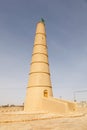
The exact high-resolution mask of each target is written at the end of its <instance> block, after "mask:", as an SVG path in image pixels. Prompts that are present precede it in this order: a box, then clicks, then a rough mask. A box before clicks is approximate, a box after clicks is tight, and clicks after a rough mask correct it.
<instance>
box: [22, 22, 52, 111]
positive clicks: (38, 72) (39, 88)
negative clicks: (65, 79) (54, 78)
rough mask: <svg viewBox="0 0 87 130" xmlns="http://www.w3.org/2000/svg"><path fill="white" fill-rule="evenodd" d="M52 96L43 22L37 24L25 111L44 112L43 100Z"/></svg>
mask: <svg viewBox="0 0 87 130" xmlns="http://www.w3.org/2000/svg"><path fill="white" fill-rule="evenodd" d="M44 96H45V97H49V96H53V95H52V86H51V79H50V71H49V62H48V52H47V43H46V31H45V24H44V22H43V21H40V22H38V23H37V26H36V34H35V40H34V47H33V53H32V60H31V65H30V73H29V81H28V87H27V94H26V100H25V103H24V110H25V111H36V110H42V98H43V97H44Z"/></svg>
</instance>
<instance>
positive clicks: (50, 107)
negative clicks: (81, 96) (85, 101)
mask: <svg viewBox="0 0 87 130" xmlns="http://www.w3.org/2000/svg"><path fill="white" fill-rule="evenodd" d="M39 103H40V104H38V105H37V107H35V106H34V107H33V106H32V105H31V106H28V104H27V106H25V107H24V111H25V112H39V111H43V112H49V113H59V114H60V113H61V114H63V113H68V112H74V111H76V108H77V107H76V103H74V102H70V101H66V100H61V99H56V98H53V97H48V98H46V97H43V98H42V99H41V101H40V102H39Z"/></svg>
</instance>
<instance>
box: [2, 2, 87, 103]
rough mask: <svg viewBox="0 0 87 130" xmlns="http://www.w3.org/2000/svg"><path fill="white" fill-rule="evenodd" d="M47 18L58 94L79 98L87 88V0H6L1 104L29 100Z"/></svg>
mask: <svg viewBox="0 0 87 130" xmlns="http://www.w3.org/2000/svg"><path fill="white" fill-rule="evenodd" d="M41 17H43V18H44V19H45V24H46V33H47V45H48V53H49V63H50V71H51V80H52V87H53V93H54V96H55V97H62V98H64V99H69V100H73V98H74V97H73V93H74V91H82V90H87V0H0V105H2V104H22V103H23V102H24V99H25V94H26V87H27V83H28V74H29V67H30V61H31V53H32V48H33V43H34V36H35V28H36V23H37V22H38V21H39V20H40V19H41ZM86 95H87V92H84V93H80V94H77V95H76V96H77V97H76V98H77V99H78V100H85V99H86V100H87V96H86Z"/></svg>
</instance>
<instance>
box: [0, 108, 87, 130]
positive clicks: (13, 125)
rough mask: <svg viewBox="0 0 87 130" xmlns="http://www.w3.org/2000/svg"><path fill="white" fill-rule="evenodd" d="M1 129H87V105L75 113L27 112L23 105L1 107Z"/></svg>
mask: <svg viewBox="0 0 87 130" xmlns="http://www.w3.org/2000/svg"><path fill="white" fill-rule="evenodd" d="M0 130H87V106H80V107H78V110H77V111H76V112H74V113H66V114H55V113H44V112H35V113H25V112H24V111H23V107H0Z"/></svg>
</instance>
